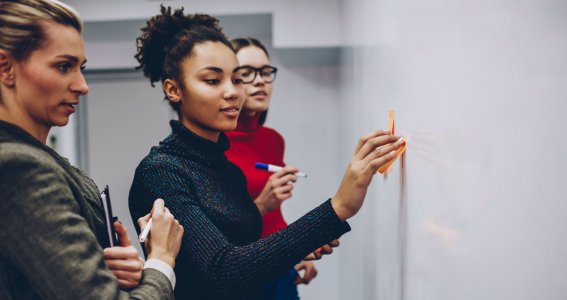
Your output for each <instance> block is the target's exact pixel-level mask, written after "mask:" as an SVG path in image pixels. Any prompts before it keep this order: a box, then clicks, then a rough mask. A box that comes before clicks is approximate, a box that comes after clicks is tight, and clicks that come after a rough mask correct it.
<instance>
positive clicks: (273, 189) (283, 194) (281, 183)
mask: <svg viewBox="0 0 567 300" xmlns="http://www.w3.org/2000/svg"><path fill="white" fill-rule="evenodd" d="M297 172H299V169H298V168H296V167H290V166H285V167H283V168H282V169H281V170H279V171H277V172H276V173H274V174H272V176H270V178H268V181H267V182H266V185H265V186H264V189H263V190H262V192H261V193H260V195H258V197H256V199H254V203H256V206H257V207H258V210H259V211H260V213H261V214H262V216H263V215H265V214H266V213H268V212H270V211H272V210H274V209H276V208H278V207H280V205H281V204H282V202H284V201H285V200H287V199H289V198H290V197H291V191H292V190H293V183H294V182H295V181H296V180H297V176H295V173H297Z"/></svg>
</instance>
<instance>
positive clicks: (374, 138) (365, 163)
mask: <svg viewBox="0 0 567 300" xmlns="http://www.w3.org/2000/svg"><path fill="white" fill-rule="evenodd" d="M404 144H405V141H404V139H403V138H400V137H398V136H393V135H391V134H390V131H387V130H381V131H375V132H373V133H371V134H368V135H366V136H363V137H362V138H361V139H360V141H359V142H358V145H357V146H356V149H355V151H354V156H353V157H352V159H351V161H350V163H349V164H348V166H347V169H346V171H345V174H344V176H343V180H342V181H341V185H340V186H339V189H338V191H337V193H336V194H335V196H334V197H333V198H332V199H331V205H332V206H333V209H334V210H335V213H336V214H337V216H338V217H339V219H341V220H342V221H345V220H346V219H348V218H350V217H352V216H354V215H355V214H356V213H357V212H358V211H359V210H360V208H361V207H362V203H363V202H364V197H365V196H366V191H367V189H368V185H370V182H371V181H372V176H374V174H376V171H377V170H378V169H379V168H380V167H381V166H383V165H384V164H386V163H387V162H388V161H390V160H391V159H393V158H394V157H396V150H397V149H399V148H400V147H402V146H403V145H404Z"/></svg>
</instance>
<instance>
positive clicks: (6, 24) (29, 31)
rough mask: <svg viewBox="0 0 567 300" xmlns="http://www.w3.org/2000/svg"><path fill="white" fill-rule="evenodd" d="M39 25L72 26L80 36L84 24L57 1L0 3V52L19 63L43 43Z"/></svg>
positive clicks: (33, 0) (19, 0) (43, 38)
mask: <svg viewBox="0 0 567 300" xmlns="http://www.w3.org/2000/svg"><path fill="white" fill-rule="evenodd" d="M41 22H55V23H58V24H62V25H66V26H71V27H73V28H75V29H76V30H77V31H78V32H79V33H82V31H83V21H82V20H81V18H80V17H79V15H78V14H77V12H76V11H74V10H73V9H72V8H70V7H69V6H68V5H66V4H64V3H62V2H60V1H56V0H18V1H0V32H1V34H0V49H4V50H6V51H8V52H10V54H11V55H12V56H13V57H14V59H15V60H17V61H22V60H24V59H26V58H27V56H28V55H29V54H30V53H31V52H32V51H34V50H36V49H38V48H39V47H41V45H42V44H43V42H44V41H45V34H44V32H43V28H42V24H41Z"/></svg>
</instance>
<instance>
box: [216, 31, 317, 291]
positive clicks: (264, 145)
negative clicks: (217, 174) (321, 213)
mask: <svg viewBox="0 0 567 300" xmlns="http://www.w3.org/2000/svg"><path fill="white" fill-rule="evenodd" d="M231 43H232V46H233V47H234V49H235V50H236V56H237V57H238V62H239V63H240V65H241V67H242V68H247V69H248V70H249V72H246V73H245V75H247V78H246V79H245V81H246V83H245V84H244V89H245V91H246V100H245V101H244V105H243V106H242V110H241V112H240V115H239V117H238V125H237V126H236V129H235V130H234V131H229V132H227V133H226V136H227V137H228V140H229V141H230V148H229V149H228V150H227V151H226V152H225V153H226V156H227V157H228V160H230V161H231V162H233V163H234V164H235V165H237V166H238V167H239V168H240V169H241V170H242V172H244V175H245V176H246V184H247V186H248V193H249V194H250V197H252V199H254V203H255V204H256V206H257V207H258V210H259V211H260V213H261V214H262V219H263V228H262V238H264V237H266V236H268V235H270V234H272V233H274V232H277V231H279V230H281V229H283V228H285V227H286V226H287V223H286V221H285V220H284V218H283V216H282V212H281V209H280V204H281V203H282V202H283V201H285V200H287V199H289V198H290V197H291V193H292V190H293V182H294V181H295V176H294V173H295V172H297V171H298V170H297V169H296V168H294V167H290V166H287V167H284V168H282V170H280V171H278V172H276V173H273V174H272V173H269V172H266V171H264V170H260V169H257V168H256V167H255V164H256V162H262V163H266V164H272V165H276V166H285V163H284V160H283V158H284V149H285V143H284V139H283V137H282V136H281V135H280V134H279V133H278V132H277V131H275V130H274V129H272V128H268V127H265V126H264V122H265V121H266V116H267V113H268V108H269V106H270V99H271V97H272V89H273V81H274V80H275V79H276V74H277V71H278V69H277V68H276V67H273V66H271V65H270V57H269V54H268V51H267V50H266V47H264V45H262V43H261V42H260V41H258V40H257V39H255V38H250V37H249V38H237V39H233V40H232V41H231ZM296 269H297V270H305V273H304V274H303V276H300V275H299V274H298V272H297V271H296ZM315 276H317V269H316V268H315V266H314V264H313V262H311V261H303V262H301V263H299V264H298V265H297V266H296V267H295V268H292V269H290V270H289V271H288V272H287V273H286V274H284V275H283V276H282V277H280V278H278V279H277V280H276V281H274V282H271V283H269V284H268V285H266V298H267V299H279V300H283V299H298V298H299V297H298V292H297V284H309V282H310V281H311V280H312V279H313V278H314V277H315Z"/></svg>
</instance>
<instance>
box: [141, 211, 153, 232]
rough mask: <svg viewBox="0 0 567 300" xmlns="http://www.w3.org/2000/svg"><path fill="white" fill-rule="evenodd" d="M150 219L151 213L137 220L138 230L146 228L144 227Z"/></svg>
mask: <svg viewBox="0 0 567 300" xmlns="http://www.w3.org/2000/svg"><path fill="white" fill-rule="evenodd" d="M150 218H151V213H149V214H147V215H145V216H143V217H141V218H139V219H138V226H140V230H144V228H146V225H148V222H149V221H150Z"/></svg>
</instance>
